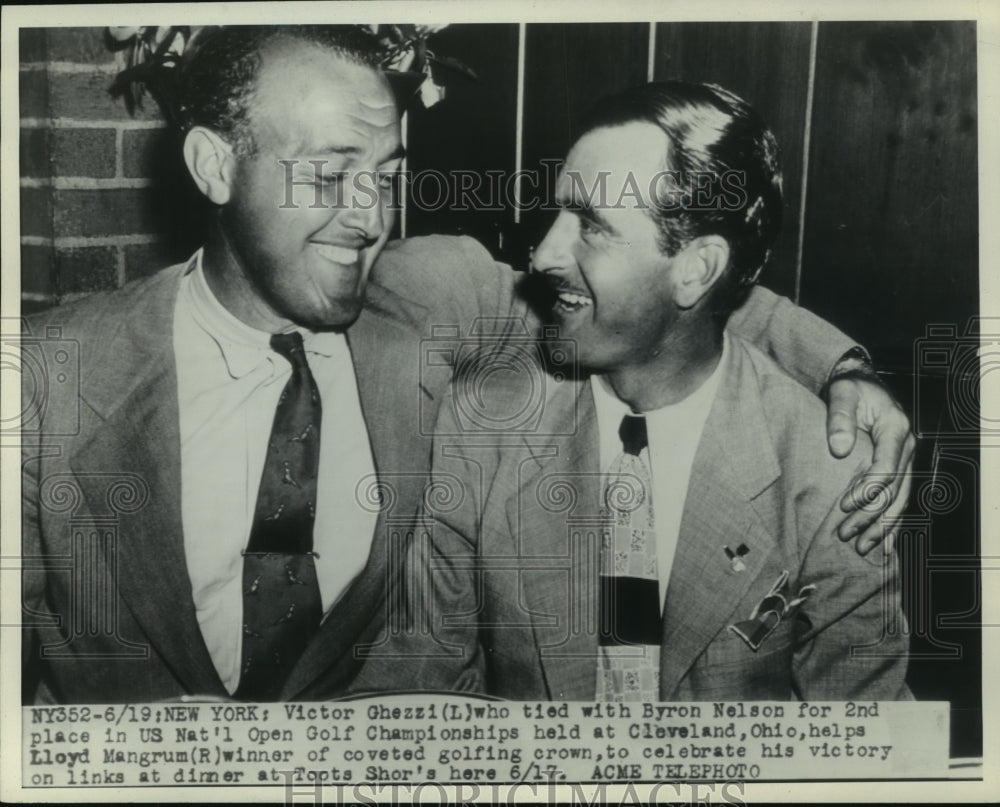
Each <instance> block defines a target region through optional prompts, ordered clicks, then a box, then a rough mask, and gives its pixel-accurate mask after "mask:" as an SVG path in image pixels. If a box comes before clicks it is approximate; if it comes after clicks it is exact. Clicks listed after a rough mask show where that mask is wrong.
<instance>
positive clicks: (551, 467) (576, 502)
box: [507, 382, 603, 700]
mask: <svg viewBox="0 0 1000 807" xmlns="http://www.w3.org/2000/svg"><path fill="white" fill-rule="evenodd" d="M571 399H572V396H560V398H559V400H560V401H562V402H566V401H567V400H570V401H571ZM575 408H576V414H577V417H578V427H577V429H576V433H575V434H574V435H572V436H571V437H568V438H550V440H549V441H548V442H547V443H546V444H545V445H544V446H540V445H539V439H538V438H534V439H532V440H531V441H527V440H526V443H528V446H529V449H528V451H529V453H530V454H531V455H532V456H533V459H531V460H529V461H528V462H527V463H523V464H522V465H521V467H520V468H519V469H518V477H517V478H518V484H517V495H516V496H515V497H514V498H513V499H510V500H508V507H507V518H508V522H509V528H510V534H511V535H513V536H514V540H515V541H517V542H518V544H517V546H516V547H514V548H512V551H516V553H517V556H518V557H519V559H520V562H521V563H522V564H523V565H524V566H525V571H523V572H522V574H521V581H520V583H521V585H522V586H523V588H524V599H525V603H526V606H527V609H528V610H529V612H530V613H531V615H532V616H531V624H532V630H533V632H534V638H535V647H536V648H537V650H538V653H539V661H540V663H541V666H542V671H543V673H544V676H545V681H546V685H547V687H548V691H549V696H550V697H551V698H554V699H557V700H562V699H577V700H579V699H583V700H590V699H593V697H594V691H595V686H596V668H595V664H596V658H597V617H598V613H597V609H598V586H597V582H598V571H599V563H600V528H601V525H602V523H603V522H602V519H601V516H600V505H601V479H600V468H599V464H600V463H599V458H598V451H597V446H598V440H597V415H596V411H595V409H594V399H593V394H592V393H591V391H590V385H589V383H586V382H584V383H579V384H577V385H576V407H575ZM545 414H546V417H550V416H551V418H552V420H551V422H553V423H563V424H564V423H565V422H567V421H566V419H567V418H571V417H573V416H574V413H573V412H572V411H570V409H569V408H568V407H567V408H565V409H564V408H562V407H561V406H560V405H559V403H557V401H556V399H550V400H549V401H548V402H547V403H546V413H545ZM559 431H564V428H559V429H552V430H550V433H553V432H556V433H558V432H559ZM553 445H554V447H555V449H556V450H552V448H551V446H553ZM533 570H537V571H533ZM555 581H560V582H562V581H564V583H565V584H564V585H554V584H553V583H554V582H555Z"/></svg>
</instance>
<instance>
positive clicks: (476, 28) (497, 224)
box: [407, 23, 518, 253]
mask: <svg viewBox="0 0 1000 807" xmlns="http://www.w3.org/2000/svg"><path fill="white" fill-rule="evenodd" d="M517 31H518V27H517V25H516V24H514V23H503V24H501V23H496V24H474V25H454V26H451V27H449V28H447V29H445V30H444V31H441V32H439V33H437V34H435V35H434V37H433V39H432V40H431V45H432V49H433V50H435V52H437V53H439V54H441V55H442V56H448V57H452V58H455V59H458V60H459V61H460V62H462V63H463V64H465V65H467V66H468V67H470V68H471V69H473V70H474V71H475V72H476V73H477V75H478V76H479V78H478V80H472V79H469V78H467V77H465V76H463V75H460V74H457V73H452V72H451V71H447V70H442V71H440V73H439V76H440V78H441V80H442V81H443V83H444V84H445V86H446V96H445V98H444V100H442V101H440V102H439V103H437V104H435V105H434V106H432V107H430V108H429V109H424V108H423V107H422V106H421V104H420V102H419V101H416V102H415V103H413V104H411V106H410V111H409V114H408V121H407V125H408V136H407V154H408V157H407V163H408V167H409V169H410V170H411V171H413V172H417V171H426V170H429V169H434V170H437V171H442V172H450V171H453V170H455V169H458V170H462V171H475V172H479V173H480V174H481V175H483V176H485V175H486V172H487V171H503V172H504V174H505V175H510V174H512V173H513V172H514V153H515V145H514V144H515V136H516V119H517V36H518V33H517ZM412 190H413V188H411V192H412ZM424 190H425V195H426V197H427V198H428V200H429V201H433V197H434V196H435V195H436V190H435V187H434V185H433V184H430V183H428V184H427V185H426V186H425V187H424ZM479 193H480V196H482V197H485V196H486V195H487V194H486V191H485V189H484V190H482V191H480V192H479ZM413 202H414V200H413V198H412V196H411V198H410V200H409V204H408V208H407V235H410V236H413V235H426V234H428V233H447V234H467V235H472V236H474V237H476V238H478V239H479V240H480V241H481V242H482V243H483V244H484V245H485V246H486V247H487V248H488V249H490V250H492V251H493V252H494V253H497V252H498V247H499V236H500V233H501V232H502V231H503V230H504V229H505V228H506V227H507V226H508V223H509V222H510V221H511V220H512V216H513V212H512V210H511V209H509V208H507V209H504V210H500V211H497V210H476V209H469V210H464V211H463V210H456V209H454V206H453V205H449V206H448V207H444V208H443V209H441V210H439V211H432V210H422V209H421V208H420V207H419V206H418V205H415V204H414V203H413ZM469 207H470V208H471V207H472V205H469Z"/></svg>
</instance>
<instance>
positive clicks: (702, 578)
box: [660, 339, 780, 700]
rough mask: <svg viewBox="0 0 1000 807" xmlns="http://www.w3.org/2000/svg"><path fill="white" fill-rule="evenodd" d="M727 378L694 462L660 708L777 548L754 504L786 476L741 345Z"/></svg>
mask: <svg viewBox="0 0 1000 807" xmlns="http://www.w3.org/2000/svg"><path fill="white" fill-rule="evenodd" d="M725 371H726V372H725V375H724V376H723V378H722V379H721V381H720V384H719V389H718V391H717V393H716V397H715V401H714V403H713V405H712V409H711V411H710V413H709V416H708V420H707V421H706V423H705V429H704V431H703V433H702V438H701V442H700V443H699V446H698V450H697V453H696V454H695V459H694V465H693V467H692V471H691V480H690V484H689V487H688V494H687V498H686V500H685V503H684V513H683V516H682V520H681V528H680V535H679V537H678V543H677V550H676V554H675V556H674V565H673V570H672V572H671V575H670V583H669V585H668V587H667V598H666V603H665V606H664V614H663V644H662V650H661V657H660V698H661V700H670V699H671V697H672V695H673V693H674V691H675V690H676V688H677V685H678V684H679V682H680V681H681V679H682V678H683V677H684V675H685V673H686V672H687V671H688V669H690V667H691V665H692V664H693V663H694V661H695V660H696V659H697V657H698V656H699V655H700V654H701V653H702V652H703V651H704V649H705V647H706V646H707V645H708V644H709V642H711V641H712V639H713V638H714V637H715V636H716V635H717V634H718V633H719V631H721V630H724V629H725V627H726V625H727V624H728V623H729V622H731V621H732V614H733V610H734V609H735V607H736V605H737V604H738V603H739V601H740V600H741V599H742V598H743V597H744V595H745V594H746V592H747V590H748V589H749V587H750V585H751V584H752V583H753V582H754V579H755V578H756V577H757V576H758V575H759V574H760V572H761V569H762V568H763V567H764V564H765V561H766V559H767V556H768V554H769V553H770V551H771V550H772V548H773V547H774V539H773V537H772V536H771V535H770V533H769V532H768V530H767V529H766V528H765V526H764V522H763V521H762V519H761V517H760V515H759V513H758V510H757V508H756V506H755V501H754V500H755V499H757V497H758V496H759V495H760V494H761V493H762V491H764V490H766V489H767V488H768V487H769V486H770V485H771V484H772V483H773V482H774V480H775V479H777V478H778V476H779V475H780V468H779V466H778V461H777V458H776V457H775V454H774V449H773V447H772V446H771V443H770V441H769V439H768V430H767V421H766V419H765V417H764V412H763V408H762V406H761V402H760V394H759V391H758V389H757V382H756V376H755V374H754V373H753V368H752V365H751V361H750V357H749V355H748V354H747V353H746V350H745V348H744V347H743V346H742V345H741V344H740V342H739V341H737V340H734V339H731V340H730V351H729V357H728V361H727V366H726V368H725ZM741 544H745V545H746V547H747V548H748V550H749V551H748V552H747V553H746V554H745V555H744V556H743V558H742V560H743V562H744V565H745V569H744V570H743V571H737V570H736V569H734V568H733V566H732V564H731V563H730V559H729V558H728V556H727V555H726V553H725V549H724V547H727V546H728V547H729V548H730V549H731V550H734V551H735V550H736V548H737V547H739V546H740V545H741ZM743 616H744V617H745V616H747V615H743Z"/></svg>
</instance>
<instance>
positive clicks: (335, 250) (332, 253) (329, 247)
mask: <svg viewBox="0 0 1000 807" xmlns="http://www.w3.org/2000/svg"><path fill="white" fill-rule="evenodd" d="M313 246H315V247H316V251H317V252H319V254H320V255H321V256H322V257H324V258H326V259H327V260H328V261H333V263H343V264H352V263H357V260H358V251H357V250H356V249H348V248H347V247H338V246H334V245H333V244H314V245H313Z"/></svg>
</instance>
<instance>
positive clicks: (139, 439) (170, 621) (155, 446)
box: [69, 267, 226, 695]
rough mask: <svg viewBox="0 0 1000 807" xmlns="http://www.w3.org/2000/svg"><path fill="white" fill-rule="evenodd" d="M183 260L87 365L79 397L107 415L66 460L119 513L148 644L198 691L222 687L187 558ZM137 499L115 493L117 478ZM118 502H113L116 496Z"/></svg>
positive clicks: (125, 585)
mask: <svg viewBox="0 0 1000 807" xmlns="http://www.w3.org/2000/svg"><path fill="white" fill-rule="evenodd" d="M183 269H184V267H177V268H176V269H175V270H172V271H171V270H168V271H166V272H163V273H161V275H160V276H159V277H157V278H156V279H155V280H154V281H153V285H152V286H151V287H150V288H149V290H148V293H147V294H145V295H138V296H137V297H136V299H135V304H134V305H133V307H132V308H131V309H130V310H129V315H128V317H127V318H125V319H124V321H123V323H122V325H121V327H120V328H119V329H118V331H117V332H116V333H115V334H114V335H113V336H112V337H111V338H110V340H109V342H108V345H107V349H106V351H105V355H106V356H110V357H113V360H107V359H105V360H103V361H101V362H97V363H95V365H94V367H93V368H87V370H88V373H87V375H86V377H85V378H84V379H83V383H84V385H85V386H84V389H83V390H82V391H81V397H82V398H83V399H84V401H85V403H86V404H87V405H89V406H90V407H91V408H93V409H94V410H95V412H96V413H97V414H98V415H100V416H101V417H102V418H103V419H104V421H105V422H104V424H103V425H102V426H101V427H100V428H98V429H97V430H96V431H95V433H94V434H93V435H92V436H91V438H90V439H89V440H88V441H87V442H86V443H85V444H83V445H82V446H81V447H80V448H79V449H78V450H77V451H76V452H75V454H74V455H72V456H71V457H70V458H69V462H70V467H71V468H72V469H73V472H74V473H75V475H76V478H77V481H78V483H79V484H80V487H81V489H82V491H83V494H84V497H85V499H86V501H87V503H88V505H89V507H90V510H91V513H92V514H93V516H94V517H95V518H100V517H101V516H102V515H103V516H117V527H118V540H117V547H116V548H117V585H118V591H119V593H120V594H121V597H122V599H123V600H124V601H125V603H126V605H127V606H128V608H129V610H130V612H131V613H132V615H133V617H134V618H135V620H136V622H137V623H138V624H139V625H140V627H141V628H142V630H143V631H144V632H145V633H146V637H147V638H148V640H149V643H150V645H152V647H153V648H154V650H155V651H156V653H157V654H158V655H159V656H160V657H161V658H162V659H163V661H164V663H165V664H166V665H167V666H168V667H169V668H170V669H171V670H172V671H173V673H174V675H175V676H176V677H177V679H178V680H179V681H180V682H181V683H182V684H183V686H184V687H185V688H186V689H187V690H188V691H189V692H192V693H195V694H216V695H225V694H226V691H225V688H224V687H223V686H222V682H221V680H220V679H219V677H218V674H217V673H216V671H215V667H214V666H213V664H212V660H211V657H210V656H209V653H208V650H207V648H206V647H205V642H204V640H203V638H202V635H201V630H200V628H199V627H198V622H197V617H196V615H195V609H194V601H193V599H192V594H191V581H190V579H189V577H188V573H187V565H186V562H185V557H184V537H183V528H182V523H181V502H180V496H181V489H180V431H179V419H178V411H177V375H176V367H175V365H174V358H173V313H174V305H175V301H176V296H177V287H178V282H179V279H180V276H181V274H182V270H183ZM119 479H120V480H122V481H124V482H125V485H126V488H125V489H122V488H119V491H120V492H127V489H128V486H132V487H133V488H134V489H135V490H136V491H138V493H137V494H136V495H137V496H138V499H137V501H139V502H141V501H142V497H143V495H145V496H147V497H148V498H146V500H145V503H144V504H142V505H141V506H134V503H133V504H130V503H129V502H128V500H127V498H125V497H123V498H120V499H116V498H115V497H114V496H113V495H112V492H111V491H112V487H113V485H114V484H115V481H116V480H119ZM116 502H117V503H118V506H117V507H115V506H114V505H115V503H116Z"/></svg>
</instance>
